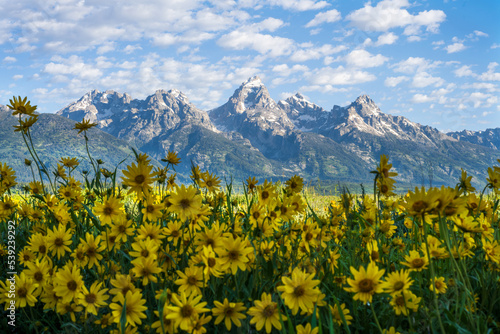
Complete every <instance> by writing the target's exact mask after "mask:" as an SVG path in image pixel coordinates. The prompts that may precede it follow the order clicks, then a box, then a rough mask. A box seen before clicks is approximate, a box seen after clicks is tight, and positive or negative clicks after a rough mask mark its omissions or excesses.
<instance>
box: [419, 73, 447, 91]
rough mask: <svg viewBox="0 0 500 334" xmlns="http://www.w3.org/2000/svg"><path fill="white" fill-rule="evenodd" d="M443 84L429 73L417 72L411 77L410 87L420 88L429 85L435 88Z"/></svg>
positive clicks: (441, 80)
mask: <svg viewBox="0 0 500 334" xmlns="http://www.w3.org/2000/svg"><path fill="white" fill-rule="evenodd" d="M442 84H444V80H443V79H442V78H440V77H433V76H432V75H430V74H429V73H427V72H425V71H421V72H417V73H416V74H415V76H414V77H413V81H412V83H411V85H412V86H413V87H417V88H422V87H427V86H430V85H434V86H436V87H438V86H441V85H442Z"/></svg>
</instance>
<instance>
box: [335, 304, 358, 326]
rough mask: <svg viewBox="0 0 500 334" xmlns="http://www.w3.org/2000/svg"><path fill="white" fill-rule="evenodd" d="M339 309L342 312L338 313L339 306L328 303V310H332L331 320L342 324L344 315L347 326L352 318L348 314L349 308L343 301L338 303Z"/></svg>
mask: <svg viewBox="0 0 500 334" xmlns="http://www.w3.org/2000/svg"><path fill="white" fill-rule="evenodd" d="M340 309H341V311H342V314H340V311H339V308H338V307H337V306H332V305H330V311H331V312H332V316H333V320H334V321H335V322H336V323H337V324H338V325H339V326H342V325H343V324H344V321H342V315H343V316H344V319H345V322H346V325H347V326H349V325H350V324H351V320H352V319H353V317H352V315H350V311H349V309H347V308H346V307H345V303H342V305H340Z"/></svg>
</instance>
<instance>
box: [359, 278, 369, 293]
mask: <svg viewBox="0 0 500 334" xmlns="http://www.w3.org/2000/svg"><path fill="white" fill-rule="evenodd" d="M358 286H359V290H360V291H361V292H371V291H372V290H373V281H372V280H371V279H368V278H365V279H363V280H361V282H359V283H358Z"/></svg>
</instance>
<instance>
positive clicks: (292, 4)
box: [269, 0, 329, 11]
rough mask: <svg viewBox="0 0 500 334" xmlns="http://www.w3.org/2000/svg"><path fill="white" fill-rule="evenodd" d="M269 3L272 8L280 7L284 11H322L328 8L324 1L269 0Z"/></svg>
mask: <svg viewBox="0 0 500 334" xmlns="http://www.w3.org/2000/svg"><path fill="white" fill-rule="evenodd" d="M269 3H270V4H271V5H274V6H280V7H283V8H284V9H289V10H298V11H306V10H313V9H323V8H325V7H327V6H329V3H328V2H326V1H313V0H270V1H269Z"/></svg>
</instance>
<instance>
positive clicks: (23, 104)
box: [7, 96, 36, 116]
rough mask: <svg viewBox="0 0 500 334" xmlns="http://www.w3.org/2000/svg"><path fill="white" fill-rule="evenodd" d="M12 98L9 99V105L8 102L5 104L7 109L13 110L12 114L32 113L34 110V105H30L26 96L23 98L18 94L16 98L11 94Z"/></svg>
mask: <svg viewBox="0 0 500 334" xmlns="http://www.w3.org/2000/svg"><path fill="white" fill-rule="evenodd" d="M12 98H13V99H14V100H10V99H9V102H10V105H9V104H8V105H7V107H9V109H11V110H14V112H13V113H12V116H16V115H33V113H34V112H35V110H36V106H31V102H30V101H27V100H28V97H27V96H26V97H25V98H24V99H21V96H18V97H17V98H16V97H15V96H13V97H12Z"/></svg>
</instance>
